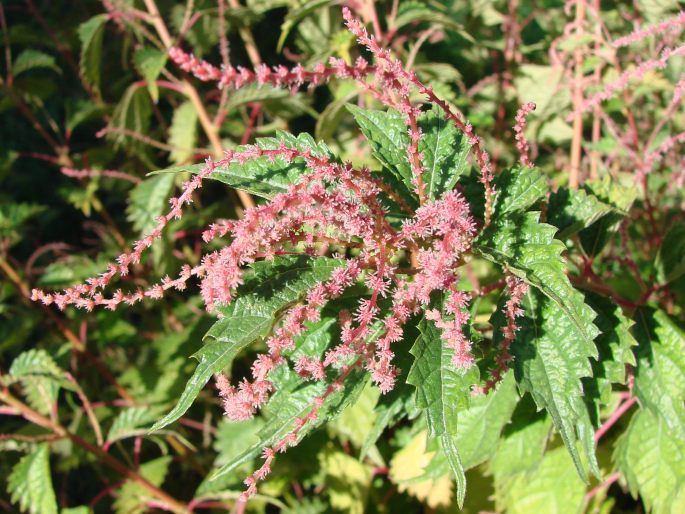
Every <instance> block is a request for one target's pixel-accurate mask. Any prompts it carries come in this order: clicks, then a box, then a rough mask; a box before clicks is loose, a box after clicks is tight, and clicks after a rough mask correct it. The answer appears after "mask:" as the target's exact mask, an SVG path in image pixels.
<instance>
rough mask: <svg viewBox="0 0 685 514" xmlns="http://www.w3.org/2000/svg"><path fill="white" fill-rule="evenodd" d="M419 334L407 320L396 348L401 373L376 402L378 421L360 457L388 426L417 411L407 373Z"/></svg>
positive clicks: (397, 363)
mask: <svg viewBox="0 0 685 514" xmlns="http://www.w3.org/2000/svg"><path fill="white" fill-rule="evenodd" d="M418 334H419V332H418V328H417V326H416V323H414V322H413V321H409V322H407V324H406V325H405V326H404V334H403V335H402V340H401V341H398V342H397V349H396V350H395V365H396V366H397V367H398V368H399V370H400V374H399V375H398V377H397V380H396V383H395V387H394V388H393V389H392V391H390V392H388V393H386V394H383V395H381V397H380V398H379V400H378V403H377V404H376V408H375V412H376V422H375V423H374V425H373V427H372V428H371V430H369V431H368V433H367V435H366V438H365V439H364V443H363V444H362V447H361V450H360V452H359V458H360V459H363V458H364V457H365V456H366V455H367V454H368V453H369V450H371V449H372V447H373V445H374V444H376V441H378V438H379V437H380V436H381V434H382V433H383V431H384V430H385V429H386V428H387V427H389V426H392V425H393V424H395V423H397V422H398V421H399V420H400V419H401V418H402V417H405V416H409V417H410V418H411V417H412V413H413V412H415V411H416V406H415V404H414V397H415V396H416V389H415V388H414V387H413V386H411V385H409V384H407V375H408V373H409V368H411V364H412V361H413V357H412V355H411V354H410V353H409V350H410V348H411V346H410V345H411V342H412V341H415V340H416V338H417V336H418Z"/></svg>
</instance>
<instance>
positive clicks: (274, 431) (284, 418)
mask: <svg viewBox="0 0 685 514" xmlns="http://www.w3.org/2000/svg"><path fill="white" fill-rule="evenodd" d="M281 372H283V373H285V374H286V375H289V376H290V378H288V379H283V380H284V383H283V384H282V385H281V388H280V389H279V390H278V392H277V393H276V394H275V395H274V396H273V397H272V398H271V400H269V403H268V404H267V406H266V408H265V410H264V416H265V423H264V427H263V428H262V430H260V432H259V441H258V442H257V443H256V444H254V445H253V446H252V447H251V448H250V449H248V450H247V451H245V452H244V453H243V454H242V455H241V456H240V457H238V458H237V459H235V460H234V461H232V462H230V463H228V464H226V465H225V466H223V467H221V468H219V469H218V470H217V471H216V472H215V473H214V475H212V477H211V478H210V480H215V479H217V478H219V477H221V476H223V475H225V474H227V473H230V472H231V471H232V470H233V469H235V468H236V467H237V466H240V465H241V464H242V463H243V462H246V461H248V460H250V459H252V458H254V457H256V456H258V455H259V454H260V452H261V451H262V449H263V448H265V447H268V446H273V445H274V444H276V443H277V442H278V441H280V440H281V439H283V438H284V437H285V436H286V435H287V434H288V433H290V432H291V431H292V430H293V428H294V427H295V418H297V417H303V416H306V415H307V414H308V413H309V412H310V411H311V410H312V406H313V404H312V401H313V400H314V398H315V397H316V396H318V395H321V394H322V393H323V392H324V391H325V389H326V387H327V386H328V384H326V383H324V382H321V381H319V382H313V383H312V382H304V381H303V380H298V379H297V378H295V377H296V374H295V373H293V372H292V371H291V370H286V369H281ZM293 375H295V376H293ZM366 379H367V374H366V373H365V372H364V371H362V370H361V369H354V370H352V372H351V373H350V374H349V375H348V376H347V378H346V379H345V382H344V384H343V388H342V389H341V390H340V391H336V392H334V393H332V394H331V395H330V396H329V397H328V399H327V400H326V402H325V403H324V405H323V406H322V407H321V409H320V410H319V417H318V418H317V420H316V421H310V422H308V423H307V424H306V425H304V427H303V428H302V429H301V430H300V431H299V433H298V437H297V440H298V441H300V440H301V439H303V438H304V437H305V436H307V435H308V434H309V433H311V432H312V431H313V430H314V429H315V428H317V427H318V426H320V425H321V424H322V423H324V422H326V421H330V420H331V419H334V418H335V417H336V416H337V415H338V414H340V413H341V412H342V411H343V409H344V408H345V407H347V406H348V405H350V404H352V403H353V402H354V401H356V399H357V398H358V396H359V394H360V393H361V391H362V389H363V388H364V385H365V384H366V381H367V380H366Z"/></svg>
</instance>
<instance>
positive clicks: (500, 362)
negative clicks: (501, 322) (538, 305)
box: [484, 275, 528, 393]
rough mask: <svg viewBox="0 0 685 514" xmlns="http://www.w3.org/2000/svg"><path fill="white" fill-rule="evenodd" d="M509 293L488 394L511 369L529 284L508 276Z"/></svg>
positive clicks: (486, 390) (487, 385)
mask: <svg viewBox="0 0 685 514" xmlns="http://www.w3.org/2000/svg"><path fill="white" fill-rule="evenodd" d="M506 286H507V292H508V293H509V299H508V300H507V302H506V304H505V305H504V317H505V319H506V320H507V324H506V325H505V326H504V327H503V328H502V342H501V344H500V346H501V349H500V353H499V355H498V356H497V358H496V359H495V364H496V367H495V369H494V370H493V371H492V377H491V378H490V380H488V381H487V383H486V384H485V388H484V392H485V393H487V392H488V391H490V390H491V389H492V388H494V387H495V386H496V385H497V383H498V382H499V381H500V380H502V377H503V376H504V373H506V371H507V370H508V369H509V362H510V361H511V359H512V356H511V353H509V348H510V347H511V343H512V342H513V341H514V339H515V338H516V331H517V330H518V326H517V325H516V318H518V317H520V316H523V309H521V302H522V301H523V297H524V296H525V294H526V293H527V292H528V284H526V283H525V282H524V281H523V280H521V279H520V278H517V277H515V276H513V275H507V278H506Z"/></svg>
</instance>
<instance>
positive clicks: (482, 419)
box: [456, 372, 519, 469]
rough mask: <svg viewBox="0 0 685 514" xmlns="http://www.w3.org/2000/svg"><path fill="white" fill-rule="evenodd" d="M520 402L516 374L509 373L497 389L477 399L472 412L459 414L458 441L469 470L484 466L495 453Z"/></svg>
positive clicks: (473, 403) (465, 411) (465, 465)
mask: <svg viewBox="0 0 685 514" xmlns="http://www.w3.org/2000/svg"><path fill="white" fill-rule="evenodd" d="M518 399H519V398H518V394H517V393H516V382H515V380H514V374H513V373H512V372H509V373H507V374H506V375H505V376H504V378H503V379H502V381H501V382H500V384H498V385H497V388H496V389H494V390H492V391H490V393H488V394H487V395H478V396H475V397H474V398H472V399H471V405H470V406H469V408H468V409H466V410H463V411H460V412H459V420H458V423H457V425H458V430H457V439H456V440H457V447H458V448H459V454H460V455H461V459H462V462H463V464H464V468H465V469H471V468H473V467H475V466H478V465H479V464H482V463H483V462H485V461H486V460H487V459H488V458H490V457H491V456H492V455H493V454H494V453H495V450H496V448H497V442H498V440H499V438H500V433H501V432H502V429H503V428H504V427H505V425H506V424H507V423H509V421H510V419H511V415H512V413H513V412H514V408H515V407H516V404H517V402H518Z"/></svg>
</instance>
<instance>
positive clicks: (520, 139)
mask: <svg viewBox="0 0 685 514" xmlns="http://www.w3.org/2000/svg"><path fill="white" fill-rule="evenodd" d="M534 110H535V104H534V103H533V102H528V103H527V104H524V105H522V106H521V108H520V109H519V110H518V111H517V112H516V124H515V125H514V133H515V134H516V135H515V138H516V148H517V149H518V151H519V155H520V156H521V157H520V159H519V162H520V163H521V164H522V165H523V166H531V162H530V156H529V155H528V153H529V152H530V148H529V146H528V140H527V139H526V135H525V131H526V123H527V121H526V116H528V115H529V114H530V113H531V112H533V111H534Z"/></svg>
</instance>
